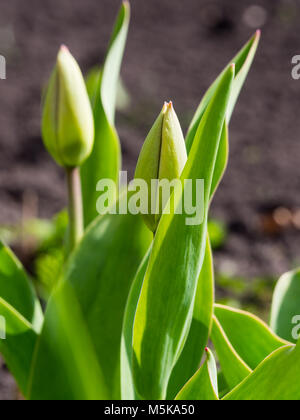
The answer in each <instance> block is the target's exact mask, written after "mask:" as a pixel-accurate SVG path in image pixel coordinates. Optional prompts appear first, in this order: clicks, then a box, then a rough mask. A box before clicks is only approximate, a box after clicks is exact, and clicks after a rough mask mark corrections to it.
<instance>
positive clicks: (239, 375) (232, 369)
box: [211, 317, 252, 390]
mask: <svg viewBox="0 0 300 420" xmlns="http://www.w3.org/2000/svg"><path fill="white" fill-rule="evenodd" d="M211 339H212V342H213V345H214V347H215V349H216V352H217V355H218V359H219V362H220V365H221V369H222V374H223V378H224V380H225V382H226V385H227V387H226V389H227V390H231V389H233V388H235V387H236V386H237V385H238V384H240V383H241V382H242V381H243V380H244V379H245V378H246V377H247V376H248V375H250V373H252V370H251V369H250V368H249V366H247V365H246V363H245V362H244V361H243V360H242V359H241V358H240V356H239V355H238V354H237V352H236V351H235V349H234V348H233V346H232V344H231V343H230V341H229V340H228V337H227V336H226V334H225V332H224V330H223V328H222V326H221V324H220V323H219V321H218V319H217V318H216V317H214V322H213V328H212V333H211Z"/></svg>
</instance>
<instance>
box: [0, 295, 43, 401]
mask: <svg viewBox="0 0 300 420" xmlns="http://www.w3.org/2000/svg"><path fill="white" fill-rule="evenodd" d="M0 316H1V317H3V319H4V320H5V324H4V325H3V326H4V327H5V331H1V324H2V322H0V334H1V338H2V337H3V335H2V334H3V332H5V336H6V338H5V340H4V339H1V338H0V353H1V354H2V355H3V357H4V359H5V362H6V364H7V366H8V368H9V370H10V371H11V373H12V374H13V376H14V378H15V379H16V381H17V383H18V385H19V387H20V390H21V391H22V393H23V395H24V396H26V395H27V386H28V379H29V374H30V367H31V362H32V357H33V352H34V347H35V344H36V340H37V337H38V335H37V333H36V331H34V329H33V327H32V325H31V324H30V323H29V322H28V321H27V319H25V318H24V317H23V316H22V315H21V314H20V313H19V312H17V311H16V310H15V308H13V307H12V306H11V305H9V304H8V303H7V302H6V301H4V300H3V299H2V298H0Z"/></svg>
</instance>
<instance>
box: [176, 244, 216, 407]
mask: <svg viewBox="0 0 300 420" xmlns="http://www.w3.org/2000/svg"><path fill="white" fill-rule="evenodd" d="M213 304H214V271H213V261H212V252H211V247H210V243H209V240H207V244H206V251H205V258H204V262H203V266H202V270H201V273H200V276H199V280H198V286H197V293H196V298H195V306H194V313H193V320H192V324H191V328H190V331H189V334H188V337H187V340H186V343H185V346H184V348H183V350H182V353H181V355H180V357H179V359H178V361H177V363H176V365H175V367H174V369H173V372H172V375H171V378H170V382H169V385H168V399H173V398H174V396H175V395H177V393H178V392H179V390H180V389H181V388H182V386H183V385H184V384H185V383H186V382H187V381H188V380H189V378H191V377H192V376H193V375H194V373H195V372H196V371H197V369H198V368H199V366H200V363H201V360H202V356H203V353H204V349H205V346H206V345H207V342H208V337H209V334H210V329H211V324H212V315H213Z"/></svg>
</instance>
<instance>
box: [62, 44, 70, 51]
mask: <svg viewBox="0 0 300 420" xmlns="http://www.w3.org/2000/svg"><path fill="white" fill-rule="evenodd" d="M60 51H64V52H70V50H69V48H68V47H67V46H66V45H65V44H62V45H61V47H60Z"/></svg>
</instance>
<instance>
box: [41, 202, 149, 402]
mask: <svg viewBox="0 0 300 420" xmlns="http://www.w3.org/2000/svg"><path fill="white" fill-rule="evenodd" d="M126 197H127V196H126V195H123V196H122V199H124V200H125V198H126ZM151 240H152V235H151V233H150V232H149V231H148V229H147V228H146V227H145V226H144V223H143V221H142V219H141V218H140V217H139V216H134V215H130V214H125V215H110V214H107V215H105V216H103V217H99V218H98V219H97V220H96V221H95V222H94V223H93V224H92V225H91V227H90V228H89V229H88V230H87V232H86V234H85V236H84V238H83V240H82V241H81V243H80V244H79V246H78V248H77V249H76V251H75V253H74V254H73V255H72V256H71V258H70V260H69V262H68V264H67V267H66V269H65V275H64V282H65V283H67V284H68V285H70V287H71V288H72V290H74V297H72V299H73V300H74V301H75V300H76V302H77V304H78V307H79V308H80V316H81V318H82V324H84V327H85V329H86V332H85V333H84V334H85V335H87V336H88V337H89V339H90V341H91V343H92V344H91V345H92V347H93V351H90V352H91V353H95V355H96V357H97V360H98V363H99V366H100V367H101V370H102V374H103V381H104V385H103V386H104V389H109V391H110V393H109V396H108V398H112V399H114V398H115V399H118V398H120V345H121V332H122V323H123V316H124V311H125V305H126V301H127V297H128V294H129V290H130V287H131V283H132V281H133V278H134V276H135V274H136V271H137V269H138V267H139V265H140V263H141V261H142V259H143V257H144V255H145V253H146V251H147V249H148V248H149V245H150V243H151ZM61 293H62V292H61ZM59 296H60V295H59ZM56 300H57V298H55V297H54V298H53V302H52V307H54V309H52V310H50V309H49V316H48V318H47V319H46V330H45V332H44V334H43V338H44V339H45V340H47V341H49V340H51V342H56V340H59V339H61V338H59V336H54V337H52V335H53V331H52V329H51V326H50V327H49V326H48V323H49V322H50V323H53V325H54V320H55V319H56V322H57V323H60V322H61V321H60V319H59V316H60V310H57V309H56V306H57V302H56ZM78 312H79V310H78ZM78 316H79V315H78ZM65 319H66V325H65V326H63V327H62V328H64V329H65V330H67V329H68V328H70V333H69V334H68V336H69V339H70V342H69V343H67V345H68V346H69V347H72V348H73V352H74V353H75V352H76V351H77V343H76V341H75V343H74V344H73V343H72V333H71V331H72V330H74V329H75V326H74V325H73V324H74V322H75V321H74V322H73V321H72V310H71V314H70V317H69V318H67V317H66V315H65ZM47 320H48V323H47ZM69 324H70V325H69ZM47 328H48V330H47ZM62 332H63V330H62ZM49 334H50V336H49ZM63 341H65V340H63ZM57 345H58V344H57ZM78 345H79V344H78ZM80 346H81V347H82V348H83V349H84V348H85V345H84V342H83V341H82V342H81V343H80ZM78 351H79V352H81V351H82V349H78ZM39 357H41V358H43V354H42V350H41V351H40V355H39ZM53 357H54V356H53ZM43 361H44V362H45V363H49V362H47V359H44V360H43ZM65 363H67V361H64V360H61V364H62V366H63V365H64V364H65ZM79 368H80V365H79V367H78V369H79ZM62 370H63V368H62ZM39 379H40V378H39ZM54 379H55V378H53V379H52V380H51V382H53V386H54V383H55V380H54ZM37 387H38V384H37ZM64 392H67V391H64ZM98 392H100V389H98ZM71 395H72V393H71ZM85 395H87V394H85Z"/></svg>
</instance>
